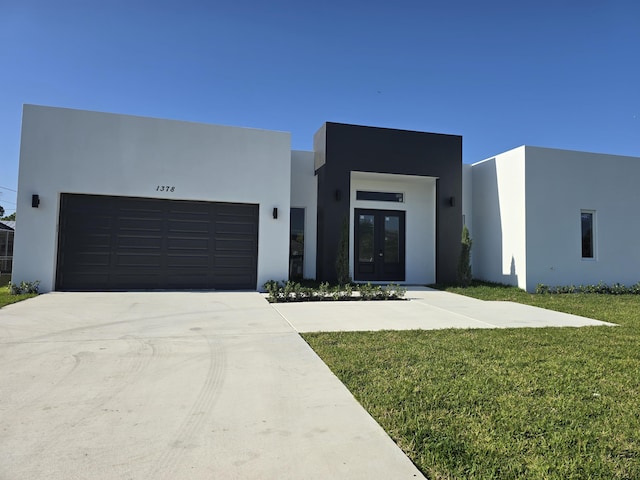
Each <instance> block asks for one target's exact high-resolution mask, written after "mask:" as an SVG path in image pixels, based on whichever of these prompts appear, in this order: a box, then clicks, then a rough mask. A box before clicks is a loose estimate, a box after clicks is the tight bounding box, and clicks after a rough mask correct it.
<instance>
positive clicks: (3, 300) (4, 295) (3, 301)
mask: <svg viewBox="0 0 640 480" xmlns="http://www.w3.org/2000/svg"><path fill="white" fill-rule="evenodd" d="M37 295H38V294H37V293H25V294H23V295H9V288H8V287H7V286H4V287H0V308H2V307H4V306H5V305H9V304H10V303H16V302H20V301H22V300H26V299H27V298H31V297H36V296H37Z"/></svg>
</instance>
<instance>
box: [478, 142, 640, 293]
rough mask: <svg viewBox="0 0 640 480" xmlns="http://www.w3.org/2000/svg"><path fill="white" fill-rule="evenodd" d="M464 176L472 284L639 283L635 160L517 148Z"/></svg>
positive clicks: (639, 193)
mask: <svg viewBox="0 0 640 480" xmlns="http://www.w3.org/2000/svg"><path fill="white" fill-rule="evenodd" d="M470 171H471V174H472V187H471V188H472V198H473V199H472V202H471V204H472V209H473V215H472V216H473V226H472V235H473V252H472V255H473V273H474V276H475V277H476V278H480V279H484V280H490V281H494V282H501V283H508V284H512V285H517V286H519V287H520V288H522V289H525V290H528V291H535V289H536V286H537V284H538V283H543V284H546V285H552V286H557V285H571V284H574V285H579V284H593V283H598V282H601V281H602V282H605V283H609V284H611V283H615V282H620V283H624V284H627V285H632V284H635V283H636V282H638V281H640V243H639V242H638V238H640V217H639V216H638V205H640V189H639V188H638V181H639V180H640V158H635V157H624V156H618V155H606V154H598V153H586V152H575V151H568V150H558V149H551V148H539V147H528V146H522V147H519V148H515V149H513V150H510V151H508V152H505V153H502V154H500V155H496V156H495V157H493V158H490V159H487V160H484V161H482V162H478V163H475V164H473V165H472V166H471V168H470Z"/></svg>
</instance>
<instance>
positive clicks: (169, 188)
mask: <svg viewBox="0 0 640 480" xmlns="http://www.w3.org/2000/svg"><path fill="white" fill-rule="evenodd" d="M175 190H176V187H173V186H171V185H158V186H157V187H156V192H174V191H175Z"/></svg>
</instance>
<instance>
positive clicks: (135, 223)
mask: <svg viewBox="0 0 640 480" xmlns="http://www.w3.org/2000/svg"><path fill="white" fill-rule="evenodd" d="M118 229H119V230H120V231H121V232H123V233H124V232H158V233H161V232H162V220H161V219H157V218H151V219H150V218H120V219H119V221H118Z"/></svg>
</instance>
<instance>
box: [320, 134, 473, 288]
mask: <svg viewBox="0 0 640 480" xmlns="http://www.w3.org/2000/svg"><path fill="white" fill-rule="evenodd" d="M314 150H315V156H316V175H317V176H318V245H317V249H318V250H317V252H318V253H317V259H316V262H317V263H316V274H317V278H318V279H319V280H323V281H335V280H336V269H335V259H336V253H337V248H338V242H339V241H340V232H341V225H342V221H343V219H344V218H345V217H347V218H348V217H349V193H350V187H351V172H352V171H359V172H378V173H392V174H404V175H421V176H429V177H437V178H438V181H437V187H436V281H437V282H453V281H455V280H456V271H457V264H458V255H459V252H460V235H461V232H462V137H461V136H458V135H444V134H438V133H424V132H414V131H408V130H395V129H389V128H377V127H364V126H359V125H347V124H342V123H332V122H327V123H325V124H324V125H323V126H322V127H321V128H320V130H318V131H317V132H316V134H315V136H314ZM452 197H453V198H455V201H454V202H453V206H452V205H451V198H452ZM410 261H411V259H410V258H407V262H410Z"/></svg>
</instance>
